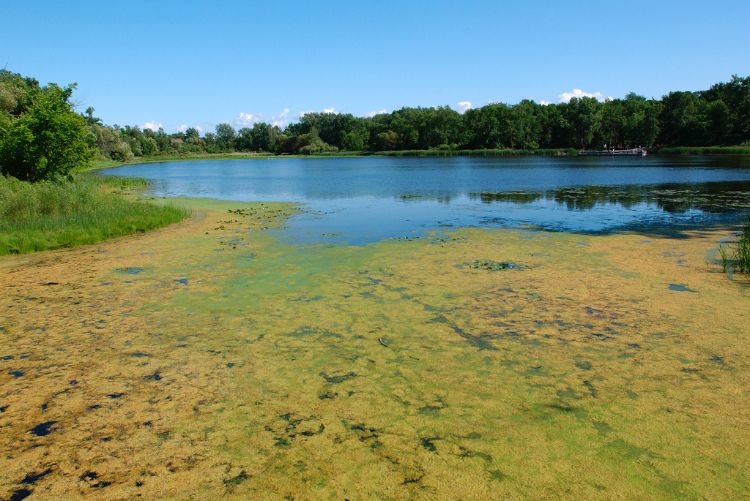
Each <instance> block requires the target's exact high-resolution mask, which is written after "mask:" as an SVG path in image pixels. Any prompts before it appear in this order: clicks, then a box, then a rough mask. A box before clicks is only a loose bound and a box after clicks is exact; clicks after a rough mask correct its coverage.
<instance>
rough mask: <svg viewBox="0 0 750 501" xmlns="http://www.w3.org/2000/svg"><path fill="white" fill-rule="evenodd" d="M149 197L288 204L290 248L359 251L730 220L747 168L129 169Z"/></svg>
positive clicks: (606, 163) (279, 164)
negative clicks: (432, 237)
mask: <svg viewBox="0 0 750 501" xmlns="http://www.w3.org/2000/svg"><path fill="white" fill-rule="evenodd" d="M105 173H107V174H111V175H123V176H141V177H145V178H148V179H150V180H152V181H153V183H154V184H153V189H152V190H151V193H152V194H154V195H157V196H168V197H169V196H173V197H175V196H176V197H181V196H186V197H206V198H218V199H225V200H238V201H293V202H300V203H302V204H303V205H304V208H305V211H304V212H303V213H302V214H300V215H299V216H295V217H293V218H291V219H290V220H289V221H288V224H287V226H286V228H285V229H284V230H282V231H280V232H278V234H279V237H280V238H284V239H287V240H289V241H293V242H326V243H328V242H332V243H333V242H336V243H350V244H361V243H368V242H376V241H379V240H382V239H385V238H414V237H419V236H422V235H424V234H426V233H427V232H429V231H432V230H440V229H446V228H459V227H518V226H528V225H531V226H535V227H540V228H545V229H550V230H556V231H577V232H578V231H580V232H605V231H619V230H623V229H633V228H637V229H638V230H639V231H641V229H643V228H646V227H648V228H649V230H648V231H650V232H651V231H656V230H660V229H665V230H667V231H671V230H670V229H671V228H676V227H680V228H686V227H697V226H705V225H708V224H714V223H717V222H722V223H723V222H727V221H738V220H739V219H740V218H745V217H746V213H747V212H748V211H750V158H747V157H663V156H651V157H638V158H635V157H633V158H626V157H613V158H608V157H591V158H575V157H571V158H546V157H520V158H474V157H454V158H386V157H360V158H318V159H315V158H312V159H302V158H273V159H263V160H260V159H259V160H225V161H222V160H207V161H196V162H166V163H162V164H148V165H131V166H123V167H119V168H115V169H110V170H107V171H105Z"/></svg>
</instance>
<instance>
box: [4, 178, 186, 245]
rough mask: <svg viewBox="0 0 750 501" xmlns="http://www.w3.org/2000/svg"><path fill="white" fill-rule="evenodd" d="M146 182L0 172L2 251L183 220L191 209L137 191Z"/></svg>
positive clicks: (96, 239)
mask: <svg viewBox="0 0 750 501" xmlns="http://www.w3.org/2000/svg"><path fill="white" fill-rule="evenodd" d="M146 185H147V181H146V180H143V179H127V178H113V177H106V176H99V175H96V174H85V175H79V176H76V177H75V178H73V179H72V180H62V181H56V182H55V181H39V182H36V183H28V182H23V181H19V180H18V179H14V178H11V177H5V176H0V255H7V254H23V253H27V252H35V251H41V250H48V249H58V248H62V247H73V246H76V245H81V244H89V243H95V242H99V241H101V240H105V239H107V238H112V237H119V236H124V235H129V234H132V233H139V232H144V231H147V230H151V229H154V228H159V227H161V226H166V225H168V224H171V223H175V222H177V221H180V220H181V219H183V218H185V217H187V216H188V215H189V214H190V211H188V210H185V209H181V208H177V207H173V206H170V205H162V206H160V205H154V204H151V203H147V202H144V201H139V200H136V199H135V197H133V196H132V195H133V194H135V193H137V191H138V190H140V189H142V188H144V187H145V186H146Z"/></svg>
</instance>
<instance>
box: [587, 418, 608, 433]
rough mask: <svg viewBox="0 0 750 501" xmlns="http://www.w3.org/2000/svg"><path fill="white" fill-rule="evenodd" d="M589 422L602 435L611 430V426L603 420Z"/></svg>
mask: <svg viewBox="0 0 750 501" xmlns="http://www.w3.org/2000/svg"><path fill="white" fill-rule="evenodd" d="M591 424H592V425H593V426H594V429H595V430H596V431H598V432H599V433H600V434H602V435H606V434H608V433H610V432H611V431H612V427H611V426H610V425H608V424H607V423H605V422H604V421H593V422H592V423H591Z"/></svg>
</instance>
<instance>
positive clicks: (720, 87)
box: [0, 70, 750, 179]
mask: <svg viewBox="0 0 750 501" xmlns="http://www.w3.org/2000/svg"><path fill="white" fill-rule="evenodd" d="M74 88H75V86H74V85H72V86H68V87H59V86H57V85H55V84H50V85H47V86H44V87H42V86H40V85H39V83H38V82H37V81H36V80H34V79H32V78H28V77H23V76H22V75H19V74H17V73H12V72H9V71H7V70H0V167H2V169H3V172H5V173H9V174H12V175H17V174H19V173H20V174H21V176H17V177H24V174H23V173H26V175H25V177H26V178H30V179H31V178H35V177H45V176H47V175H48V174H49V173H50V172H53V171H56V169H57V168H56V167H55V166H56V165H71V164H75V163H79V164H80V163H82V162H83V163H85V162H86V161H88V159H89V158H90V157H91V154H92V153H91V152H94V153H95V154H96V155H98V156H99V157H101V158H107V159H113V160H118V161H129V160H132V159H133V158H136V157H146V156H157V155H183V154H202V153H230V152H259V153H270V154H320V153H327V152H376V151H404V150H448V151H450V150H487V149H517V150H539V149H563V148H564V149H568V148H575V149H580V148H585V149H591V148H594V149H597V148H602V147H604V146H605V145H606V146H608V147H615V148H626V147H635V146H644V147H652V146H654V145H659V146H722V145H740V144H748V142H750V77H745V78H742V77H739V76H733V77H732V78H731V79H730V81H728V82H723V83H717V84H715V85H713V86H711V88H709V89H708V90H704V91H697V92H684V91H675V92H670V93H669V94H667V95H665V96H663V97H662V98H661V99H648V98H645V97H643V96H639V95H637V94H634V93H631V94H628V95H627V96H625V97H624V98H622V99H609V100H606V101H599V100H597V99H595V98H592V97H580V98H573V99H571V100H570V101H569V102H565V103H559V104H540V103H536V102H534V101H531V100H523V101H521V102H519V103H517V104H505V103H492V104H488V105H486V106H482V107H481V108H475V109H470V110H467V111H466V112H465V113H463V114H460V113H458V112H457V111H455V110H453V109H451V108H450V107H447V106H441V107H434V108H414V107H407V108H402V109H399V110H396V111H393V112H390V113H382V114H378V115H375V116H373V117H356V116H354V115H351V114H346V113H308V114H305V115H304V116H302V117H301V118H300V119H299V120H298V121H297V122H294V123H291V124H289V125H287V126H286V127H284V128H281V127H278V126H274V125H271V124H268V123H263V122H258V123H255V124H254V125H253V126H252V127H242V128H240V129H239V130H237V129H235V128H234V127H232V125H231V124H228V123H222V124H219V125H217V126H216V128H215V130H214V131H211V132H207V133H204V134H202V133H201V132H200V131H199V130H198V129H196V128H189V129H187V130H185V131H182V132H175V133H167V132H165V131H164V130H163V129H160V130H157V131H154V130H150V129H142V128H139V127H135V126H124V127H121V126H118V125H114V126H110V125H106V124H103V123H102V121H101V120H100V119H99V118H97V117H95V116H94V111H95V110H94V109H93V108H91V107H90V108H88V109H87V110H86V111H85V112H84V113H83V114H78V113H76V112H75V111H74V107H73V105H72V104H71V102H70V97H71V94H72V92H73V90H74ZM62 170H65V169H64V168H63V169H62ZM29 172H31V173H32V174H28V173H29Z"/></svg>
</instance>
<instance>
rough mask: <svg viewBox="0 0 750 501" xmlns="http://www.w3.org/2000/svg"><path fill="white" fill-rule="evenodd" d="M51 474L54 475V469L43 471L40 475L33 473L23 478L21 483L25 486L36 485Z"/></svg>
mask: <svg viewBox="0 0 750 501" xmlns="http://www.w3.org/2000/svg"><path fill="white" fill-rule="evenodd" d="M50 473H52V468H47V469H46V470H44V471H41V472H39V473H36V472H33V471H32V472H31V473H27V474H26V476H25V477H23V480H21V482H20V483H21V484H23V485H34V484H35V483H37V482H38V481H40V480H41V479H43V478H44V477H46V476H47V475H49V474H50Z"/></svg>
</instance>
